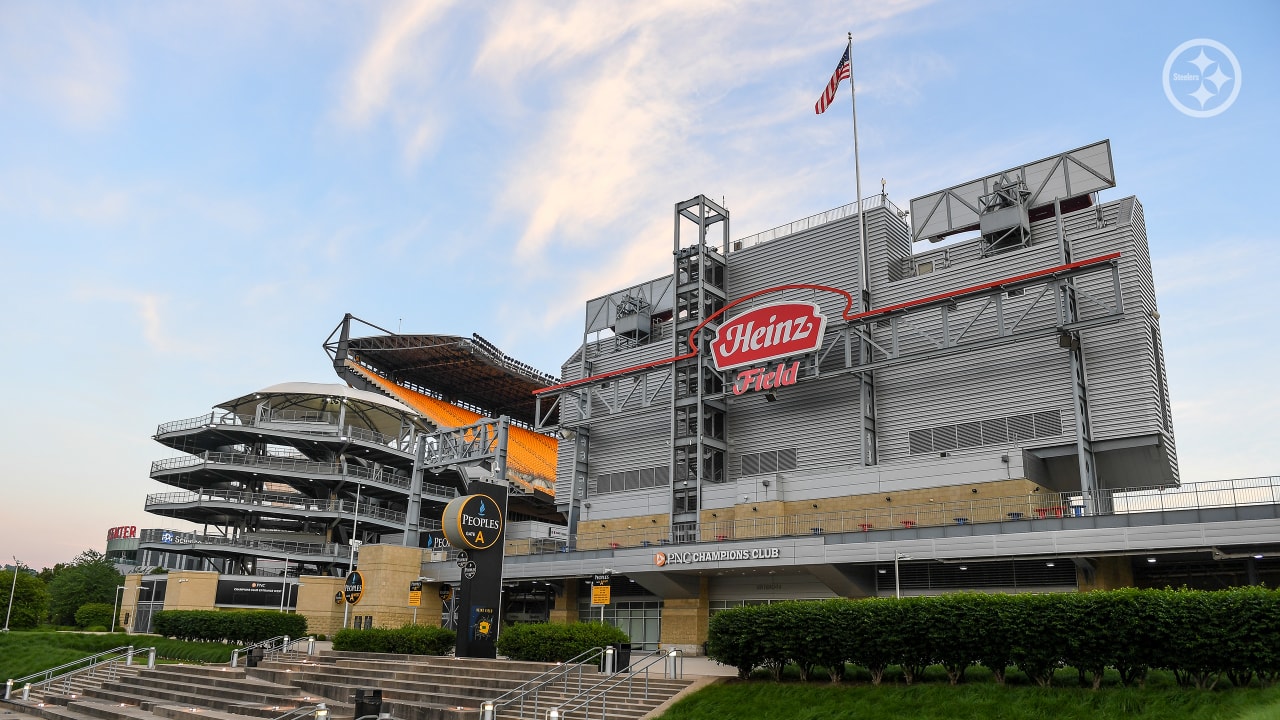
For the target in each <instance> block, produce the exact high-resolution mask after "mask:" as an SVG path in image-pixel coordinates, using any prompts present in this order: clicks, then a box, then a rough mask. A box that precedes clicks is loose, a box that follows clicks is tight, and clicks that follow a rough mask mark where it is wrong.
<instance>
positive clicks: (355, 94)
mask: <svg viewBox="0 0 1280 720" xmlns="http://www.w3.org/2000/svg"><path fill="white" fill-rule="evenodd" d="M452 5H453V2H452V0H411V1H406V2H399V3H396V4H393V5H390V6H388V7H387V9H386V11H385V12H384V13H383V15H382V18H381V21H380V22H379V23H378V27H377V29H376V31H375V32H374V35H373V38H372V39H371V40H370V42H369V43H368V45H367V46H366V47H365V49H364V52H363V53H362V55H361V57H360V59H359V61H358V62H357V63H356V65H355V68H354V69H353V70H352V72H351V75H350V77H349V79H348V80H347V83H346V90H345V93H344V96H343V98H342V102H341V107H340V109H339V114H340V116H341V119H342V120H343V122H344V123H346V124H347V125H349V126H352V127H355V128H359V129H364V128H367V127H369V126H370V125H372V124H373V123H375V121H377V120H379V119H381V118H384V117H385V118H387V119H389V121H390V123H391V125H392V126H393V127H394V128H395V130H396V132H397V133H398V135H399V137H400V141H401V144H402V145H403V148H404V159H405V162H406V164H408V165H409V166H410V167H413V166H416V165H417V164H418V162H419V161H420V160H421V159H422V158H423V156H425V155H426V154H428V153H429V152H430V150H431V149H432V148H433V147H434V146H435V144H436V142H437V141H438V136H439V127H440V119H439V117H438V111H437V110H436V109H434V108H433V107H432V104H431V102H430V97H429V89H430V87H431V84H432V80H433V77H434V72H433V70H434V67H435V65H436V64H437V60H438V58H437V52H438V46H437V44H436V43H435V42H434V41H436V40H438V39H439V35H440V33H439V32H435V31H436V30H437V25H438V24H439V23H440V21H441V19H442V18H443V17H444V16H445V14H446V13H447V12H448V10H449V9H450V7H451V6H452Z"/></svg>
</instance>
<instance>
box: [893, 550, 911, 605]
mask: <svg viewBox="0 0 1280 720" xmlns="http://www.w3.org/2000/svg"><path fill="white" fill-rule="evenodd" d="M910 559H911V556H910V555H908V554H907V553H894V554H893V594H894V596H895V597H897V598H898V599H899V600H901V599H902V581H901V579H900V576H899V575H898V561H899V560H910Z"/></svg>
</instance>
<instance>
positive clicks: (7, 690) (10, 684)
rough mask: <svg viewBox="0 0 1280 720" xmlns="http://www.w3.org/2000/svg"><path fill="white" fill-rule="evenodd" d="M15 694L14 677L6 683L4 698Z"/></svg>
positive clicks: (6, 698)
mask: <svg viewBox="0 0 1280 720" xmlns="http://www.w3.org/2000/svg"><path fill="white" fill-rule="evenodd" d="M12 695H13V678H9V681H8V682H6V683H5V684H4V699H5V700H8V699H9V697H10V696H12Z"/></svg>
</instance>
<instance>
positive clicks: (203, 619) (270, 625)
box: [151, 610, 307, 644]
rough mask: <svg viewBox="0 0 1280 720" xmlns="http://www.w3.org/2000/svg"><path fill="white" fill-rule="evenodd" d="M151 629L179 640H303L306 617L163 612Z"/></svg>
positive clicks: (266, 613) (251, 612)
mask: <svg viewBox="0 0 1280 720" xmlns="http://www.w3.org/2000/svg"><path fill="white" fill-rule="evenodd" d="M151 627H152V629H153V630H154V631H155V632H156V634H158V635H163V636H165V637H173V638H177V639H179V640H202V641H206V642H208V641H214V642H231V643H240V644H244V643H255V642H258V641H260V640H267V639H270V638H273V637H279V636H281V635H288V636H289V637H295V638H296V637H302V636H303V635H306V633H307V618H306V617H305V616H303V615H296V614H292V613H281V612H275V611H274V610H246V611H236V610H229V611H221V610H162V611H160V612H158V613H156V614H155V617H154V618H153V620H152V625H151Z"/></svg>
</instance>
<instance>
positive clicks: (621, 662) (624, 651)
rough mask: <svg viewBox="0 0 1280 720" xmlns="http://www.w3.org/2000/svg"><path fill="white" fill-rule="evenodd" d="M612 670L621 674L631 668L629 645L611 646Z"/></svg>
mask: <svg viewBox="0 0 1280 720" xmlns="http://www.w3.org/2000/svg"><path fill="white" fill-rule="evenodd" d="M613 653H614V655H613V658H614V660H613V661H614V669H615V670H617V671H618V672H623V671H625V670H627V669H628V668H630V667H631V643H616V644H614V646H613Z"/></svg>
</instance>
